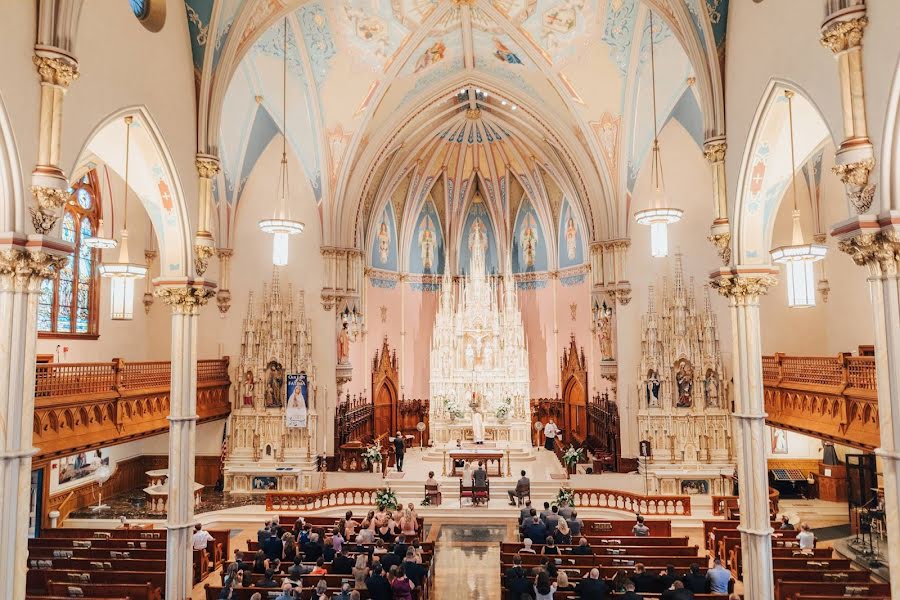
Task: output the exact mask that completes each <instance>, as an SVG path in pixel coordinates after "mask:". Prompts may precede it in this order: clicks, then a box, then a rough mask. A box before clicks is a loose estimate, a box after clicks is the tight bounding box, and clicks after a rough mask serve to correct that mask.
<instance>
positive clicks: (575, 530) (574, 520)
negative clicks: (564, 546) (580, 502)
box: [566, 510, 584, 538]
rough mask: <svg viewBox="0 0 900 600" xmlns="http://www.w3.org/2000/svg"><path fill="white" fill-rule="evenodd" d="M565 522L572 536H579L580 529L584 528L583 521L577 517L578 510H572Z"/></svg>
mask: <svg viewBox="0 0 900 600" xmlns="http://www.w3.org/2000/svg"><path fill="white" fill-rule="evenodd" d="M566 524H567V525H568V526H569V531H570V532H572V537H573V538H574V537H580V536H581V530H582V529H583V528H584V521H582V520H581V519H579V518H578V511H577V510H573V511H572V516H571V518H569V519H566Z"/></svg>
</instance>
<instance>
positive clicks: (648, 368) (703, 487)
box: [638, 255, 734, 494]
mask: <svg viewBox="0 0 900 600" xmlns="http://www.w3.org/2000/svg"><path fill="white" fill-rule="evenodd" d="M693 287H694V286H693V280H690V281H689V282H688V283H687V284H686V282H685V279H684V271H683V268H682V261H681V255H677V256H676V257H675V271H674V274H673V277H672V281H671V282H670V281H669V280H668V279H664V280H663V283H662V290H661V294H660V295H659V297H657V296H656V290H655V289H654V287H653V286H650V289H649V294H648V297H649V306H648V310H647V313H646V314H645V315H644V316H643V318H642V324H641V329H642V331H641V365H640V367H639V372H638V381H639V383H638V398H639V408H638V430H639V432H640V436H641V437H640V439H641V440H645V441H648V442H650V447H651V452H652V456H651V457H650V458H649V459H647V460H645V459H643V458H642V459H641V460H640V465H641V470H642V472H646V474H647V476H648V477H647V479H648V481H649V483H650V490H649V491H650V493H656V494H730V493H731V490H730V489H729V490H726V489H724V487H723V485H724V484H723V481H724V480H723V478H722V477H721V476H722V475H732V474H733V473H734V439H733V436H732V433H731V431H732V429H731V411H730V407H729V403H728V395H727V392H726V379H725V376H724V372H723V365H722V353H721V349H720V347H719V331H718V323H717V320H716V315H715V314H714V313H713V311H712V307H711V306H710V298H709V292H708V291H706V293H705V294H704V298H703V306H702V308H700V307H698V306H697V300H696V298H695V296H694V290H693Z"/></svg>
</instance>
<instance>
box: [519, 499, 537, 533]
mask: <svg viewBox="0 0 900 600" xmlns="http://www.w3.org/2000/svg"><path fill="white" fill-rule="evenodd" d="M532 510H534V509H532V508H531V498H529V499H528V500H526V501H525V506H523V507H522V508H521V509H519V527H521V526H522V523H524V522H525V521H530V520H531V517H533V516H534V515H532V514H531V511H532Z"/></svg>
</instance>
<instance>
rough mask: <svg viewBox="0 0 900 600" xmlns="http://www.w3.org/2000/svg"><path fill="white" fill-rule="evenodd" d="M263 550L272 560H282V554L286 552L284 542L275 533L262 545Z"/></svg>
mask: <svg viewBox="0 0 900 600" xmlns="http://www.w3.org/2000/svg"><path fill="white" fill-rule="evenodd" d="M262 551H263V552H265V553H266V558H268V559H269V560H270V561H273V560H275V559H278V560H281V555H282V554H283V553H284V544H282V543H281V540H280V539H278V538H277V537H275V536H274V535H273V536H269V539H267V540H266V541H265V542H264V543H263V545H262Z"/></svg>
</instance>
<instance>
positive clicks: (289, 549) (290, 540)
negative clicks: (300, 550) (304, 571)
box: [281, 531, 297, 563]
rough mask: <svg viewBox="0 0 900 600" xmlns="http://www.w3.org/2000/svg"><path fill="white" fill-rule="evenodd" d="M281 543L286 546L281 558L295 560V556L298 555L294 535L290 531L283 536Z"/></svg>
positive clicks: (289, 560) (288, 560)
mask: <svg viewBox="0 0 900 600" xmlns="http://www.w3.org/2000/svg"><path fill="white" fill-rule="evenodd" d="M281 545H282V547H283V548H284V550H283V551H282V556H281V558H282V559H283V560H284V561H285V562H291V563H292V562H294V557H295V556H297V543H296V542H294V536H293V534H292V533H291V532H290V531H286V532H285V533H284V535H283V536H281Z"/></svg>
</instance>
